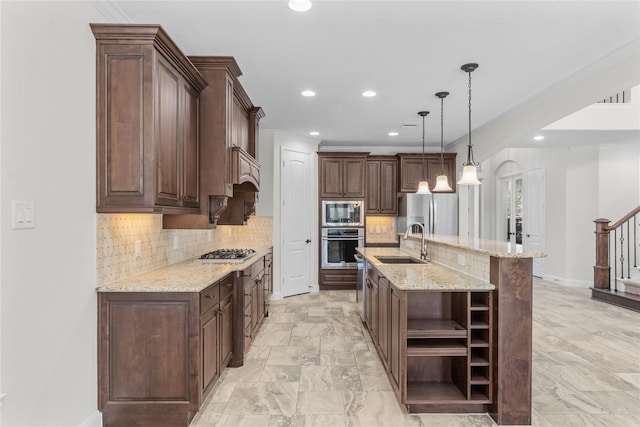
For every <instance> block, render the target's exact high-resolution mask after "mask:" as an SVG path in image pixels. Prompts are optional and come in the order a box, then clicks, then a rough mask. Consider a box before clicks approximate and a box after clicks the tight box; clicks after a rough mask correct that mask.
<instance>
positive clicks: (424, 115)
mask: <svg viewBox="0 0 640 427" xmlns="http://www.w3.org/2000/svg"><path fill="white" fill-rule="evenodd" d="M426 116H427V115H426V114H423V115H422V180H423V181H424V118H425V117H426Z"/></svg>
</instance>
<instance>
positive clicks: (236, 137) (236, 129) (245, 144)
mask: <svg viewBox="0 0 640 427" xmlns="http://www.w3.org/2000/svg"><path fill="white" fill-rule="evenodd" d="M232 122H233V126H232V134H231V139H232V141H233V145H234V146H236V147H240V148H242V149H243V150H244V151H246V152H249V116H248V114H247V112H246V111H245V110H244V108H242V105H241V104H240V101H238V100H237V99H235V98H234V100H233V112H232Z"/></svg>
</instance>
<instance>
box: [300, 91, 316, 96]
mask: <svg viewBox="0 0 640 427" xmlns="http://www.w3.org/2000/svg"><path fill="white" fill-rule="evenodd" d="M300 95H302V96H316V93H315V92H314V91H312V90H309V89H307V90H303V91H302V92H300Z"/></svg>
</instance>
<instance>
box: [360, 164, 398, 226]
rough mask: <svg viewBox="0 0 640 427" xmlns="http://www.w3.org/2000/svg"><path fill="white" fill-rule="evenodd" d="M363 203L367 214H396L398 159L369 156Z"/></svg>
mask: <svg viewBox="0 0 640 427" xmlns="http://www.w3.org/2000/svg"><path fill="white" fill-rule="evenodd" d="M365 203H366V209H367V212H366V213H367V215H397V214H398V159H396V158H395V157H391V156H369V158H368V159H367V194H366V197H365Z"/></svg>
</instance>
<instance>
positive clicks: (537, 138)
mask: <svg viewBox="0 0 640 427" xmlns="http://www.w3.org/2000/svg"><path fill="white" fill-rule="evenodd" d="M543 139H544V135H536V136H534V137H533V140H534V141H542V140H543Z"/></svg>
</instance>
